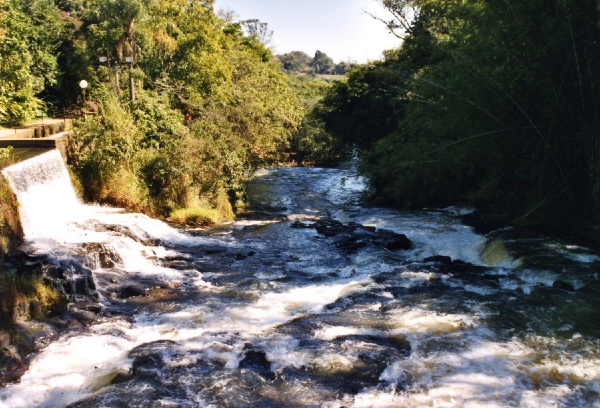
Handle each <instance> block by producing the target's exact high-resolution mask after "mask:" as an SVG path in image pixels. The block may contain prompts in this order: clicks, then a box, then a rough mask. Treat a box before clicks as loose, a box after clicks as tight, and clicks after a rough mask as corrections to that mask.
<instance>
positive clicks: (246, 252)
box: [235, 249, 256, 261]
mask: <svg viewBox="0 0 600 408" xmlns="http://www.w3.org/2000/svg"><path fill="white" fill-rule="evenodd" d="M255 254H256V252H254V251H253V250H251V249H243V250H241V251H240V252H238V253H237V254H236V256H235V260H236V261H241V260H244V259H246V258H249V257H251V256H254V255H255Z"/></svg>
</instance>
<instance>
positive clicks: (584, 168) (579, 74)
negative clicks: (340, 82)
mask: <svg viewBox="0 0 600 408" xmlns="http://www.w3.org/2000/svg"><path fill="white" fill-rule="evenodd" d="M382 3H383V5H384V6H386V7H388V9H390V11H392V12H393V14H394V15H395V16H396V19H395V20H393V21H391V22H387V23H388V27H390V28H391V29H393V30H396V32H397V33H398V35H399V36H403V37H405V42H404V45H403V46H402V48H401V49H400V50H398V51H397V52H393V53H388V54H387V56H386V60H385V62H383V63H376V64H372V65H371V66H370V68H361V69H359V70H358V71H357V72H364V73H366V72H367V71H368V70H369V69H370V70H372V71H373V72H374V74H372V75H371V76H366V75H365V76H364V78H360V77H354V78H353V77H352V75H356V74H351V76H350V80H349V82H348V84H347V86H340V87H338V88H334V89H333V93H332V94H331V95H330V96H328V97H326V98H325V101H326V102H327V101H331V102H332V103H331V104H330V105H325V106H324V107H323V108H322V112H324V120H325V123H326V124H327V126H328V128H329V129H330V130H331V131H333V132H335V133H336V134H337V135H339V136H340V137H342V138H346V140H348V141H349V142H352V143H356V144H357V145H358V146H359V147H361V148H362V152H363V154H362V158H363V169H365V170H366V171H367V173H368V174H369V176H370V178H371V180H372V182H373V184H374V185H375V186H376V188H378V190H379V195H380V197H382V198H384V199H386V200H388V202H392V203H395V204H396V205H403V206H410V207H415V208H420V207H423V206H432V205H441V206H443V205H450V204H457V203H464V204H470V205H476V206H478V207H479V208H482V209H485V210H486V211H488V212H493V213H496V214H499V215H502V217H504V220H505V221H506V222H512V221H515V222H517V221H518V222H540V223H543V222H544V220H546V219H550V216H549V214H553V215H552V217H553V219H556V217H561V216H562V217H564V218H565V219H567V218H572V217H573V213H575V212H577V213H578V214H585V217H587V218H588V219H592V220H597V219H598V218H599V217H600V211H599V206H600V201H599V197H598V194H599V192H600V188H599V186H598V183H600V177H598V176H599V175H600V174H599V173H598V168H599V165H598V164H599V163H598V134H599V130H600V129H599V124H600V123H599V122H598V118H599V117H600V116H599V115H598V114H599V113H600V112H599V110H600V106H598V102H597V101H598V96H599V95H598V85H599V84H598V82H599V79H598V77H597V76H596V75H595V74H594V72H597V70H598V68H599V64H600V57H599V56H600V52H599V51H600V50H599V47H600V42H599V41H598V39H599V38H600V31H599V28H598V24H597V23H598V20H599V19H600V15H599V11H598V7H597V2H595V1H591V0H590V1H588V0H584V1H569V0H566V1H558V2H557V1H552V0H534V1H529V2H518V3H515V2H506V1H503V0H467V1H458V0H456V1H454V0H453V1H438V0H422V1H421V0H419V1H387V0H386V1H383V2H382ZM411 18H412V20H411ZM386 72H389V73H391V74H390V75H385V73H386ZM378 89H379V90H381V91H382V92H377V90H378ZM383 91H385V92H383ZM363 110H364V111H365V112H369V111H370V112H371V113H372V114H373V115H377V114H378V112H381V111H382V110H383V111H385V112H386V115H384V116H385V117H386V118H388V117H390V116H391V117H393V119H385V118H381V120H382V121H384V122H383V123H387V124H389V127H386V126H381V125H379V126H378V125H377V123H376V122H380V121H370V122H369V121H368V120H369V117H368V116H369V115H368V114H367V113H364V114H362V115H361V112H363ZM357 115H358V116H359V117H361V118H364V119H365V120H367V123H368V125H372V126H373V127H372V129H373V132H369V130H370V126H369V129H367V128H365V127H363V128H362V129H361V128H354V127H352V128H350V126H348V128H350V129H348V130H349V133H347V134H345V133H344V132H345V131H346V128H344V125H345V124H344V119H345V118H347V119H349V120H353V119H352V118H354V117H356V116H357ZM374 122H375V123H374Z"/></svg>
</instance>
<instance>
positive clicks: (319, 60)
mask: <svg viewBox="0 0 600 408" xmlns="http://www.w3.org/2000/svg"><path fill="white" fill-rule="evenodd" d="M275 58H276V59H277V60H278V61H279V62H280V63H281V67H282V68H283V69H284V70H285V71H287V72H296V73H299V72H302V73H306V74H318V75H344V74H345V73H346V72H347V71H348V69H349V68H350V67H351V66H352V65H355V64H353V63H351V62H344V61H342V62H339V63H337V64H336V63H335V62H333V59H331V57H329V56H328V55H327V54H325V53H324V52H322V51H319V50H317V52H315V56H314V57H312V58H311V57H310V56H309V55H308V54H307V53H305V52H304V51H292V52H288V53H286V54H281V55H277V56H276V57H275Z"/></svg>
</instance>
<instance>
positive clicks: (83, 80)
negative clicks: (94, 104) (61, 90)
mask: <svg viewBox="0 0 600 408" xmlns="http://www.w3.org/2000/svg"><path fill="white" fill-rule="evenodd" d="M87 86H88V83H87V81H86V80H85V79H82V80H81V81H79V87H80V88H81V93H82V95H83V107H85V88H87Z"/></svg>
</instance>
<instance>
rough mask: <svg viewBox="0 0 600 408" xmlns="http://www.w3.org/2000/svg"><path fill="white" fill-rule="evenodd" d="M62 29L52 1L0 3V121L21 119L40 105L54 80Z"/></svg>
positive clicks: (18, 121) (14, 122)
mask: <svg viewBox="0 0 600 408" xmlns="http://www.w3.org/2000/svg"><path fill="white" fill-rule="evenodd" d="M40 27H44V29H40ZM62 31H63V24H62V21H61V19H60V15H59V10H58V9H57V8H56V7H55V6H54V3H53V2H52V1H49V0H35V1H34V0H31V1H20V2H8V1H4V2H2V3H0V123H5V124H20V123H23V122H24V121H26V120H27V119H29V118H31V117H32V116H33V114H34V112H35V110H36V109H37V108H40V107H42V105H43V104H42V100H41V94H42V93H43V92H44V90H46V89H47V88H48V87H51V86H53V85H54V84H55V83H56V80H57V76H58V64H57V49H58V47H59V44H60V38H61V33H62Z"/></svg>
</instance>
